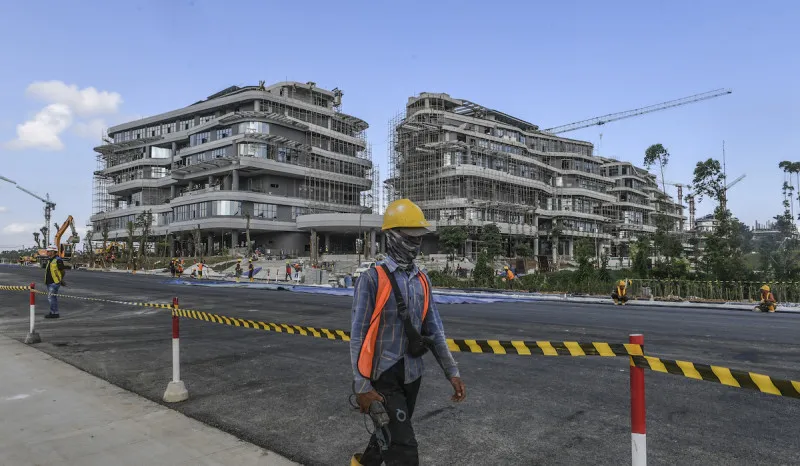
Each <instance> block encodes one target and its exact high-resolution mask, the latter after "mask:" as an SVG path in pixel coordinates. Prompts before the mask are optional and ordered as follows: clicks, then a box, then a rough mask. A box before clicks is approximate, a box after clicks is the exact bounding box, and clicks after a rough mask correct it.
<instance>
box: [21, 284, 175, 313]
mask: <svg viewBox="0 0 800 466" xmlns="http://www.w3.org/2000/svg"><path fill="white" fill-rule="evenodd" d="M26 289H27V288H26ZM34 293H36V294H41V295H47V294H49V293H48V292H47V291H41V290H34ZM58 297H59V298H69V299H81V300H83V301H95V302H100V303H111V304H122V305H124V306H140V307H154V308H157V309H172V304H164V303H142V302H137V301H119V300H116V299H105V298H95V297H90V296H74V295H69V294H63V293H58Z"/></svg>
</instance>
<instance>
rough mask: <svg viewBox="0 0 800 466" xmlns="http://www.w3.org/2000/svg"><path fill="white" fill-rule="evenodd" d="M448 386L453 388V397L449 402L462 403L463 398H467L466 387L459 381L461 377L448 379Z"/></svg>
mask: <svg viewBox="0 0 800 466" xmlns="http://www.w3.org/2000/svg"><path fill="white" fill-rule="evenodd" d="M450 385H452V386H453V392H454V393H453V396H452V397H450V399H451V400H453V401H455V402H461V401H464V398H466V397H467V387H466V386H465V385H464V382H463V381H462V380H461V377H453V378H451V379H450Z"/></svg>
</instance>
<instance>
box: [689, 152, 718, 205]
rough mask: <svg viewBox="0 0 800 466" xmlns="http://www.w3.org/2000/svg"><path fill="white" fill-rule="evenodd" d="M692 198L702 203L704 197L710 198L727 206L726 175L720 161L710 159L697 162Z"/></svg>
mask: <svg viewBox="0 0 800 466" xmlns="http://www.w3.org/2000/svg"><path fill="white" fill-rule="evenodd" d="M691 189H692V196H693V197H694V198H696V199H697V202H698V203H700V202H702V201H703V197H704V196H705V197H709V198H711V199H713V200H715V201H717V202H719V204H720V205H722V206H725V174H724V173H723V172H722V165H720V163H719V160H716V159H708V160H706V161H704V162H697V165H696V166H695V168H694V180H693V181H692V186H691Z"/></svg>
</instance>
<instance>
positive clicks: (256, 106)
mask: <svg viewBox="0 0 800 466" xmlns="http://www.w3.org/2000/svg"><path fill="white" fill-rule="evenodd" d="M253 110H254V111H256V112H260V111H261V101H260V100H258V99H256V100H255V102H253Z"/></svg>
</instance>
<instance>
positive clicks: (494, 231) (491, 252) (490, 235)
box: [481, 223, 503, 263]
mask: <svg viewBox="0 0 800 466" xmlns="http://www.w3.org/2000/svg"><path fill="white" fill-rule="evenodd" d="M481 248H483V249H484V250H485V251H486V252H487V254H488V260H489V261H490V262H492V263H494V259H495V258H496V257H497V256H500V255H502V253H503V237H502V235H501V234H500V228H498V227H497V225H495V224H494V223H490V224H488V225H484V226H483V228H482V229H481Z"/></svg>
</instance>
